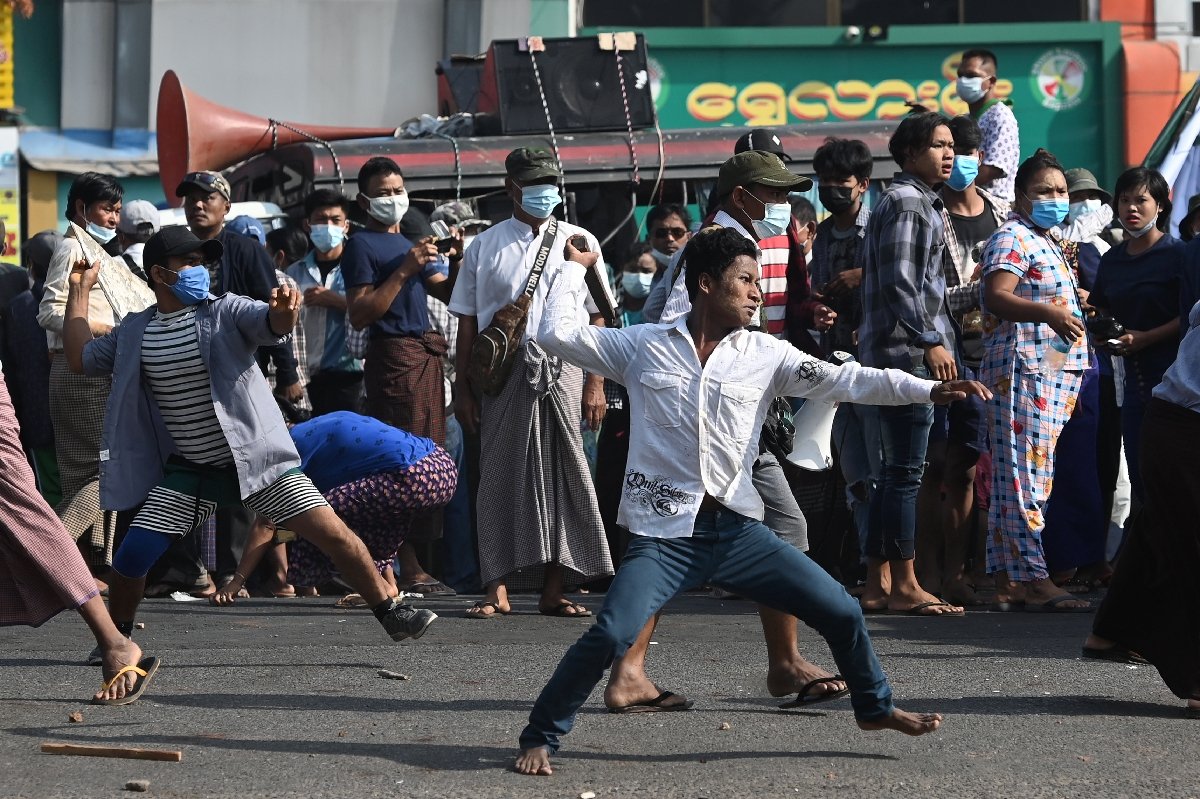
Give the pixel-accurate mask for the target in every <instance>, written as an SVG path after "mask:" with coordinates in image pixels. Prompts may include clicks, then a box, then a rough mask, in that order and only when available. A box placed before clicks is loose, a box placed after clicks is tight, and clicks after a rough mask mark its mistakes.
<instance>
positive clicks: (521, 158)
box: [504, 147, 562, 183]
mask: <svg viewBox="0 0 1200 799" xmlns="http://www.w3.org/2000/svg"><path fill="white" fill-rule="evenodd" d="M504 171H505V172H507V173H508V176H509V177H510V178H512V179H513V180H515V181H517V182H518V183H528V182H529V181H531V180H541V179H542V178H559V177H562V172H560V171H559V169H558V161H556V160H555V158H554V155H553V154H552V153H550V151H549V150H540V149H539V150H535V149H532V148H529V147H518V148H517V149H515V150H513V151H512V152H511V153H509V154H508V157H507V158H505V159H504Z"/></svg>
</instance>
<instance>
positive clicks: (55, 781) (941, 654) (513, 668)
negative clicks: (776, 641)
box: [0, 596, 1200, 799]
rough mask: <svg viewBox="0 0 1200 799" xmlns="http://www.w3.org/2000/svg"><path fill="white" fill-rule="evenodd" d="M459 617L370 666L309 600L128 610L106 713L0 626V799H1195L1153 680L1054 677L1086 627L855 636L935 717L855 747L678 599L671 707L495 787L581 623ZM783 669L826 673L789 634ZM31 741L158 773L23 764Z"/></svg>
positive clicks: (350, 626) (673, 615)
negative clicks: (95, 747) (591, 798)
mask: <svg viewBox="0 0 1200 799" xmlns="http://www.w3.org/2000/svg"><path fill="white" fill-rule="evenodd" d="M584 599H585V601H586V602H588V603H589V604H591V605H592V606H593V607H594V606H595V605H596V604H597V601H598V600H597V598H596V597H585V598H584ZM468 604H469V601H468V600H466V599H451V600H442V601H436V602H429V603H428V605H429V606H430V607H434V608H435V609H436V610H437V611H438V612H439V613H441V614H442V618H441V619H439V621H438V622H436V623H435V625H434V627H433V628H432V629H431V630H430V632H429V634H428V635H426V636H425V637H424V638H423V639H421V640H420V641H417V642H405V643H401V644H393V643H391V642H389V641H388V640H387V639H386V638H385V637H384V636H383V634H382V631H381V630H380V628H379V626H378V625H377V623H376V622H375V621H374V620H373V619H372V618H371V617H370V615H369V614H368V613H366V612H364V611H361V610H360V611H343V610H339V609H337V608H335V607H333V605H332V599H329V598H321V599H299V600H250V601H244V602H242V603H239V604H238V605H237V606H236V607H233V608H229V609H218V608H214V607H211V606H209V605H207V604H200V603H196V604H183V603H175V602H171V601H170V600H159V601H149V602H147V603H146V604H145V605H144V606H143V607H144V611H143V613H142V615H141V620H142V621H144V622H145V623H146V629H145V630H142V631H139V632H138V633H137V634H136V636H135V637H136V639H137V640H138V642H139V643H140V644H141V645H142V646H143V647H144V648H145V649H146V650H147V652H149V653H153V654H157V655H160V656H161V657H162V659H163V667H162V669H161V671H160V672H159V675H158V677H157V679H156V681H155V682H154V683H153V684H152V686H151V688H150V690H149V691H148V692H147V695H146V697H145V698H144V699H142V700H141V701H139V702H137V703H136V704H134V705H131V706H128V707H123V708H107V707H92V706H90V705H88V704H87V703H86V701H85V697H87V696H90V694H91V692H92V691H94V690H95V688H96V686H97V685H98V683H99V680H100V671H99V669H97V668H88V667H85V666H82V665H79V661H80V659H81V658H82V656H83V655H84V654H85V653H86V652H87V651H88V650H89V648H90V647H91V645H92V644H91V641H90V638H89V637H88V634H87V631H86V628H84V626H83V624H82V623H81V621H80V620H79V619H78V617H77V616H75V615H74V614H63V615H60V616H59V617H58V618H56V619H55V620H53V621H52V622H51V623H49V624H47V625H46V626H45V627H43V628H41V629H38V630H30V629H26V628H6V629H2V630H0V651H2V652H3V655H2V656H0V796H4V797H11V796H22V797H24V796H28V797H56V796H64V797H66V796H69V797H89V798H90V797H109V796H111V797H116V796H130V795H131V794H130V793H128V792H126V791H125V790H124V786H125V783H126V781H127V780H132V779H146V780H149V781H150V789H149V793H148V794H147V795H149V796H158V797H208V796H214V797H215V796H220V797H239V799H241V798H242V797H268V796H306V797H337V798H338V799H346V798H348V797H349V798H353V799H357V798H358V797H388V798H389V799H404V798H405V797H470V798H471V799H483V798H484V797H526V796H528V797H543V796H544V797H564V798H566V797H579V796H580V795H581V794H583V793H585V792H588V791H592V792H595V794H596V797H597V799H605V798H606V797H628V796H655V797H675V796H678V797H709V798H710V799H713V798H715V797H747V796H772V797H783V796H811V795H816V794H817V793H822V794H827V795H830V796H837V797H859V796H862V797H877V796H880V795H884V794H893V795H906V796H912V797H937V796H952V797H956V799H961V798H962V797H976V796H977V797H988V799H998V798H999V797H1043V796H1044V797H1084V796H1086V797H1129V796H1154V797H1156V799H1159V798H1163V797H1176V796H1178V797H1196V796H1200V768H1198V764H1200V757H1198V755H1200V722H1196V721H1187V720H1185V719H1184V718H1183V717H1182V713H1181V711H1180V706H1181V705H1182V703H1181V702H1180V701H1179V700H1177V699H1175V698H1174V697H1173V696H1171V694H1170V693H1169V692H1168V691H1167V690H1166V688H1165V687H1164V686H1163V684H1162V683H1161V681H1160V680H1159V679H1158V677H1157V674H1156V673H1155V672H1154V670H1153V669H1151V668H1147V667H1141V668H1137V667H1131V666H1126V665H1119V664H1108V663H1094V662H1083V661H1080V660H1079V659H1078V653H1079V645H1080V642H1081V641H1082V638H1083V636H1084V634H1085V633H1086V631H1087V629H1088V627H1089V624H1090V619H1091V617H1090V616H1081V615H1055V616H1041V615H1039V616H1035V615H1025V614H997V613H974V614H971V615H968V616H967V617H966V618H960V619H917V618H906V617H892V616H887V617H872V618H871V621H870V627H871V631H872V637H873V640H874V641H875V645H876V647H877V649H878V650H879V652H880V656H881V658H882V659H883V663H884V667H885V668H886V670H887V671H888V673H889V676H890V677H891V679H892V682H893V686H894V690H895V693H896V696H897V704H898V705H899V706H901V707H903V708H906V709H912V710H921V711H937V712H941V713H944V714H946V722H945V724H944V726H943V727H942V729H941V730H940V731H939V732H937V733H935V734H933V735H929V736H925V737H923V738H919V739H913V738H907V737H904V736H901V735H898V734H895V733H863V732H860V731H859V730H858V729H857V727H855V726H854V723H853V717H852V714H851V711H850V706H849V702H848V700H840V701H838V702H835V703H831V704H828V705H822V706H821V709H820V710H819V711H817V710H815V709H813V710H807V711H781V710H779V709H778V708H777V704H778V702H777V700H772V699H770V698H769V697H768V696H767V695H766V690H765V687H764V685H763V679H764V674H765V661H766V656H765V650H764V647H763V644H762V638H761V632H760V628H759V625H758V621H757V618H756V617H755V616H754V614H753V608H752V607H751V606H750V605H749V604H748V603H745V602H739V601H728V600H716V599H711V598H708V597H703V596H688V597H684V598H682V599H680V600H678V601H676V602H675V603H673V604H672V605H671V606H670V607H669V608H668V615H667V616H665V618H664V620H663V623H662V625H661V626H660V628H659V631H658V633H657V636H656V641H657V644H656V645H655V646H653V647H652V648H651V653H650V670H651V675H652V676H653V677H654V678H655V679H656V680H657V681H658V682H659V683H660V684H661V685H663V686H664V687H668V688H671V689H674V690H676V691H680V692H683V693H686V694H687V695H688V696H689V697H691V698H693V699H695V700H696V703H697V704H696V710H694V711H692V712H689V713H672V714H662V713H656V714H639V715H634V716H613V715H610V714H607V713H604V712H603V705H602V702H601V696H600V691H597V692H596V693H595V694H593V696H592V699H591V700H590V702H589V703H588V705H587V706H586V707H585V709H584V711H583V712H582V713H581V714H580V717H579V723H578V725H577V727H576V730H575V732H573V733H572V734H571V735H570V736H569V737H568V738H567V739H566V742H565V746H564V748H563V750H562V752H561V753H560V755H559V756H558V757H557V758H556V760H555V765H556V773H555V774H554V775H553V776H551V777H544V778H534V777H525V776H520V775H517V774H515V773H513V772H511V771H509V770H507V767H508V765H509V764H510V762H511V758H512V755H513V754H514V751H515V744H516V737H517V734H518V732H519V730H520V729H521V727H522V726H523V725H524V721H525V717H526V714H527V713H528V710H529V706H530V703H531V701H532V699H533V697H534V696H535V695H536V694H537V692H538V691H539V690H540V688H541V686H542V685H543V684H544V682H545V680H546V679H547V677H548V676H549V674H550V672H551V671H552V669H553V667H554V665H555V664H556V663H557V661H558V658H559V657H560V656H561V654H562V653H563V651H564V650H565V648H566V646H567V645H568V644H570V643H571V642H572V641H573V640H574V639H575V638H576V637H577V636H578V635H579V633H581V632H582V630H583V629H584V627H585V624H586V622H584V621H581V620H565V619H550V618H544V617H542V616H539V615H537V614H536V612H535V608H534V605H533V601H532V598H529V597H518V598H517V601H516V602H515V604H516V609H517V611H518V612H517V613H515V614H514V615H512V616H509V617H507V618H499V619H494V620H487V621H479V620H469V619H464V618H461V612H462V609H463V608H465V607H466V606H467V605H468ZM802 648H803V649H804V650H805V652H806V654H810V655H811V656H812V658H813V659H814V660H817V661H819V662H822V663H824V664H826V665H828V664H829V663H830V658H829V656H828V651H827V650H826V649H825V647H824V644H823V642H821V641H820V640H819V639H818V638H817V637H816V636H815V635H814V634H813V633H812V632H811V631H809V630H807V628H803V629H802ZM381 668H382V669H389V670H392V671H396V672H400V673H403V674H406V675H409V676H410V677H411V679H410V680H407V681H399V680H388V679H383V678H381V677H379V676H378V675H377V670H378V669H381ZM74 711H80V712H81V713H82V714H83V721H82V722H79V723H72V722H70V721H68V716H69V714H71V713H72V712H74ZM726 726H727V728H725V727H726ZM43 741H57V742H68V743H89V744H114V745H122V746H144V747H151V748H164V749H179V750H182V752H183V760H182V762H180V763H160V762H144V761H134V760H115V759H98V758H91V757H74V756H54V755H44V754H40V753H39V751H38V747H39V744H40V743H42V742H43Z"/></svg>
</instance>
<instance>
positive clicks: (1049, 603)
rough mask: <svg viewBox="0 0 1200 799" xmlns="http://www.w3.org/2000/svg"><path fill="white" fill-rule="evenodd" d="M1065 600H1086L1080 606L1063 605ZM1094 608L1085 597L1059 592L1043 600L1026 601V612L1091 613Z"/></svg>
mask: <svg viewBox="0 0 1200 799" xmlns="http://www.w3.org/2000/svg"><path fill="white" fill-rule="evenodd" d="M1066 602H1087V605H1085V606H1084V607H1082V608H1068V607H1064V603H1066ZM1095 610H1096V606H1095V605H1093V604H1092V603H1091V602H1088V600H1086V599H1080V598H1079V597H1077V596H1075V595H1074V594H1059V595H1058V596H1056V597H1052V598H1050V599H1047V600H1046V601H1045V602H1026V603H1025V612H1026V613H1091V612H1093V611H1095Z"/></svg>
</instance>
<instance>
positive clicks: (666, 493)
mask: <svg viewBox="0 0 1200 799" xmlns="http://www.w3.org/2000/svg"><path fill="white" fill-rule="evenodd" d="M625 496H626V497H627V498H628V499H629V500H630V501H631V502H637V503H638V504H640V505H643V506H645V507H647V508H649V509H650V510H652V511H654V512H655V513H657V514H658V515H659V516H674V515H676V514H677V513H679V510H680V508H681V507H682V506H684V505H694V504H695V503H696V498H695V497H694V496H692V495H691V494H689V493H688V492H687V491H682V490H680V489H678V488H676V487H675V486H673V485H671V484H670V483H669V482H667V478H666V477H665V476H664V475H661V474H656V475H654V476H652V477H647V476H646V475H644V474H642V473H641V472H638V471H633V470H632V469H631V470H630V471H628V472H626V473H625Z"/></svg>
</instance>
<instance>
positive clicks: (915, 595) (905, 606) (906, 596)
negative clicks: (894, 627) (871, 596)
mask: <svg viewBox="0 0 1200 799" xmlns="http://www.w3.org/2000/svg"><path fill="white" fill-rule="evenodd" d="M929 603H933V604H929ZM921 605H925V607H924V608H922V609H921V610H920V614H921V615H922V616H945V615H956V616H958V615H962V612H963V609H962V608H961V607H959V606H958V605H951V604H949V603H942V602H941V601H940V600H938V598H937V597H935V596H934V595H933V594H931V593H929V592H928V591H926V590H924V589H922V588H921V587H920V586H918V587H917V589H916V590H909V591H904V592H903V593H901V592H900V591H898V590H893V591H892V596H891V598H890V599H888V604H887V608H888V610H896V611H900V612H902V613H903V612H907V611H910V610H913V609H915V608H917V607H919V606H921Z"/></svg>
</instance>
